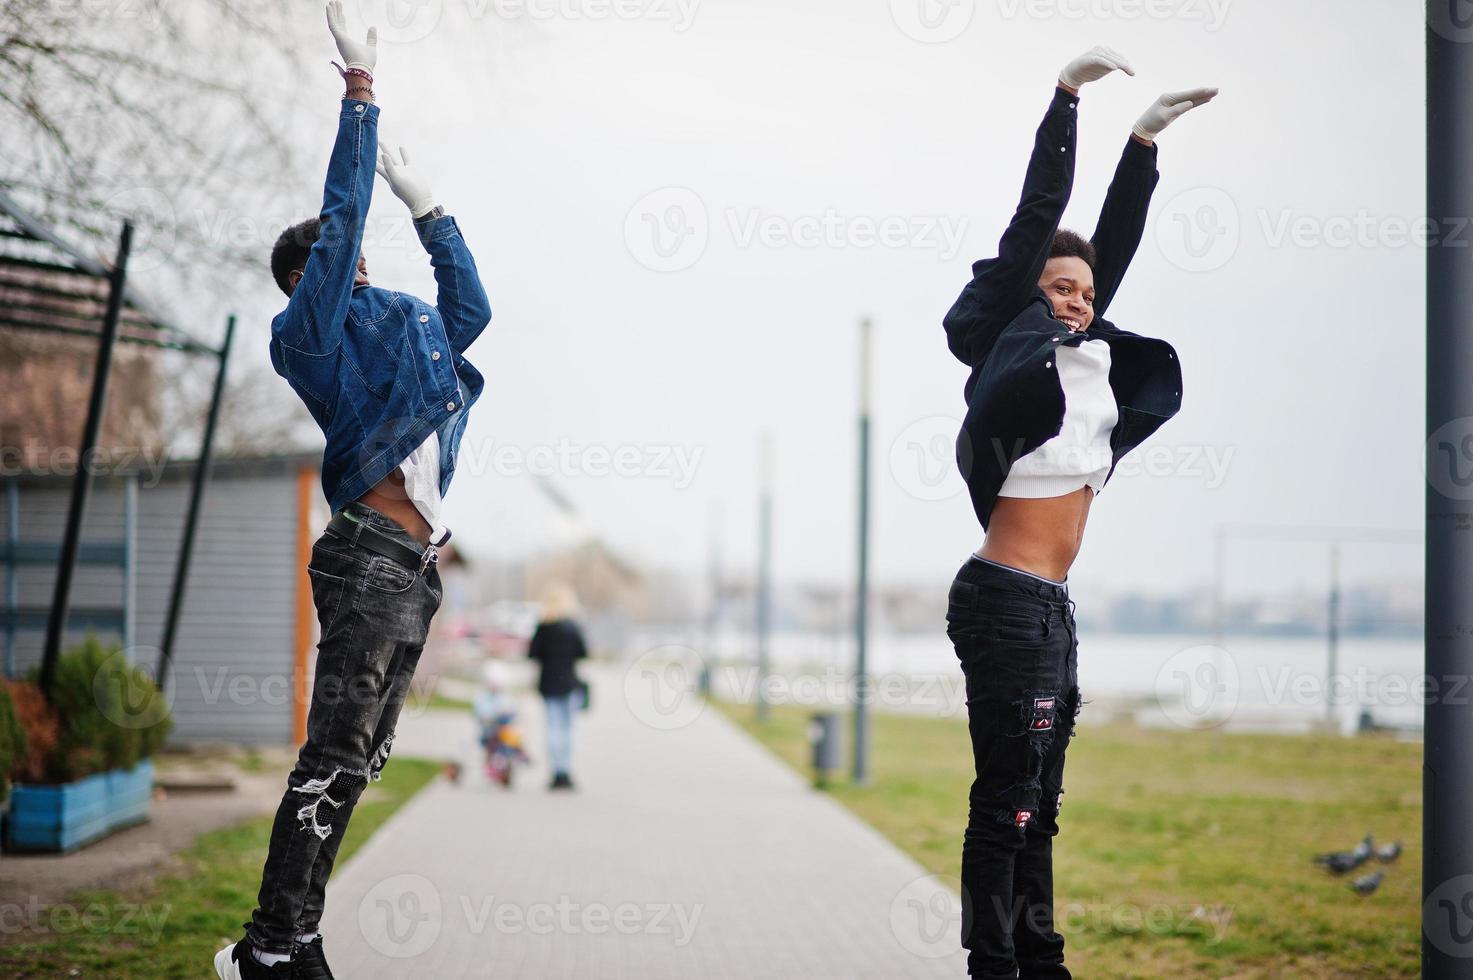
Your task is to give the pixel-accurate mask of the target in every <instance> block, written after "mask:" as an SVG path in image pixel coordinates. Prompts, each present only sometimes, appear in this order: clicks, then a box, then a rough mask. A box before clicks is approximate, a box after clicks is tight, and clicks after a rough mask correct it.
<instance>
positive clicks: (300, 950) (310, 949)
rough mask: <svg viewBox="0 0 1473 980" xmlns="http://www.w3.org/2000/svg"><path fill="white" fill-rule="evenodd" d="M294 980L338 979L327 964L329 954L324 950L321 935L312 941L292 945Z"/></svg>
mask: <svg viewBox="0 0 1473 980" xmlns="http://www.w3.org/2000/svg"><path fill="white" fill-rule="evenodd" d="M292 967H293V969H294V970H295V972H294V973H292V980H336V978H335V977H334V976H333V975H332V969H331V968H330V967H329V966H328V965H327V954H326V953H324V952H323V951H322V937H321V936H320V935H319V936H318V937H317V938H316V939H314V940H312V941H311V942H310V943H297V944H296V945H295V946H293V947H292Z"/></svg>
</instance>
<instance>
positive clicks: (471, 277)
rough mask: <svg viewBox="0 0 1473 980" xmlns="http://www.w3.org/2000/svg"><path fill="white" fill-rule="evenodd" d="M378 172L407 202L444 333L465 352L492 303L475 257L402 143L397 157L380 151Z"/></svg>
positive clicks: (482, 327) (488, 315) (486, 319)
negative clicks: (432, 272)
mask: <svg viewBox="0 0 1473 980" xmlns="http://www.w3.org/2000/svg"><path fill="white" fill-rule="evenodd" d="M378 172H379V173H380V174H382V175H383V177H384V179H385V180H387V181H388V182H389V187H390V188H391V189H392V190H393V192H394V195H395V196H396V197H398V198H399V199H400V200H401V201H403V202H404V204H405V205H406V206H407V207H408V208H409V214H410V216H411V217H412V218H413V219H414V230H415V232H416V233H417V234H418V235H419V241H420V244H422V245H423V246H424V248H425V251H426V252H428V253H429V255H430V265H431V266H432V267H433V268H434V270H435V284H436V285H437V286H438V287H439V294H438V296H437V297H436V300H435V308H436V309H437V310H439V311H440V319H441V321H443V322H444V324H445V337H446V339H447V340H448V341H449V342H450V346H451V347H452V348H454V350H455V352H456V353H457V354H464V353H465V350H466V348H467V347H469V346H470V345H471V344H472V343H473V342H474V341H475V339H476V338H477V337H479V336H480V335H481V331H483V330H485V329H486V325H487V324H488V323H490V322H491V303H490V301H489V300H488V299H487V298H486V290H485V288H484V287H483V286H482V285H481V276H480V273H478V272H477V271H476V260H475V259H473V258H471V252H470V249H469V248H467V247H466V244H465V239H464V238H463V237H461V234H460V226H459V225H457V224H456V223H455V219H454V218H452V217H450V216H449V215H447V214H445V212H444V209H443V208H440V207H437V206H436V205H435V195H434V194H433V193H432V192H431V191H430V188H429V185H428V184H427V183H425V181H424V180H423V178H421V177H420V176H419V174H418V172H416V171H415V170H413V169H412V168H411V167H410V166H409V156H408V154H407V153H406V152H405V150H404V148H403V147H402V146H401V147H400V148H399V156H398V159H395V157H394V154H393V153H390V152H389V151H387V150H386V151H384V153H383V154H382V157H381V159H380V161H379V169H378Z"/></svg>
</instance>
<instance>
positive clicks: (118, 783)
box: [6, 759, 153, 852]
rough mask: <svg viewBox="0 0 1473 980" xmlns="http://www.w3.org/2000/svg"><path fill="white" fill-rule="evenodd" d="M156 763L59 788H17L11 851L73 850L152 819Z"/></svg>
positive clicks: (145, 762)
mask: <svg viewBox="0 0 1473 980" xmlns="http://www.w3.org/2000/svg"><path fill="white" fill-rule="evenodd" d="M152 799H153V762H152V761H151V760H148V759H145V760H143V761H142V762H140V763H139V764H138V765H137V766H135V767H133V768H132V769H114V770H112V771H111V772H104V773H98V774H97V775H95V776H86V777H83V778H82V779H78V780H76V781H75V782H70V783H63V784H62V785H60V786H30V785H27V784H25V783H17V784H16V785H15V787H14V788H13V790H12V791H11V796H10V819H9V821H8V824H7V826H8V833H7V835H6V837H7V839H6V848H7V849H8V850H12V851H63V852H65V851H74V850H76V849H77V848H79V847H81V846H82V845H83V844H90V843H91V842H92V841H95V840H97V839H98V838H99V837H106V836H107V835H108V834H110V833H112V832H113V831H114V830H118V829H120V828H122V827H129V826H132V825H133V824H136V823H142V822H143V821H145V820H147V819H148V810H149V803H150V801H151V800H152Z"/></svg>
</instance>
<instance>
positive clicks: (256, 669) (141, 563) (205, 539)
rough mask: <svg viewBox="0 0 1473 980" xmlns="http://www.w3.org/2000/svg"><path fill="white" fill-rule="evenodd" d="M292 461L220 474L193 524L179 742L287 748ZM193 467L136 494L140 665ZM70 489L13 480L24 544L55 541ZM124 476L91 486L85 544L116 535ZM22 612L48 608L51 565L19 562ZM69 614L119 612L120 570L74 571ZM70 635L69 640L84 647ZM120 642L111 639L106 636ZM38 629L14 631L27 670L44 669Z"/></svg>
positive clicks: (177, 705) (178, 675) (151, 652)
mask: <svg viewBox="0 0 1473 980" xmlns="http://www.w3.org/2000/svg"><path fill="white" fill-rule="evenodd" d="M299 465H300V464H297V465H290V464H286V463H281V464H277V465H275V466H267V467H264V470H265V471H264V472H262V471H261V469H262V468H257V469H256V470H255V471H251V472H240V467H231V466H221V467H217V469H216V471H215V474H214V477H213V478H212V480H211V482H210V485H209V489H208V492H207V493H206V496H205V505H204V509H203V511H202V513H201V516H200V523H199V530H198V533H197V535H196V538H195V550H194V558H193V561H192V564H191V573H190V577H189V587H188V590H187V592H186V594H185V601H184V607H183V610H182V614H181V617H180V624H179V634H178V639H177V641H176V643H175V655H174V663H175V668H174V672H173V677H172V679H171V681H170V688H169V693H170V695H171V697H172V699H173V709H174V717H175V729H174V735H173V736H172V738H173V739H175V740H179V741H189V742H197V741H228V742H238V743H247V744H271V743H286V742H291V741H292V740H293V707H294V705H293V689H294V686H293V679H294V673H293V671H294V653H295V649H294V648H295V637H296V619H295V616H296V605H295V604H296V589H297V579H298V576H299V574H300V570H299V569H298V568H297V535H298V500H297V472H298V469H299ZM188 475H189V467H183V466H181V467H177V468H173V469H171V471H170V472H169V473H168V474H167V475H166V476H165V477H164V478H163V479H162V480H161V481H160V482H159V483H158V484H157V485H156V486H152V487H149V486H141V487H140V489H139V491H138V525H137V543H138V547H137V552H136V562H137V564H136V572H135V576H136V579H135V580H136V589H137V617H136V620H135V630H136V632H135V641H136V642H135V646H134V647H133V648H131V651H130V652H131V653H132V655H133V658H134V660H135V662H137V663H139V664H140V665H142V666H145V667H147V668H149V669H152V668H153V667H154V665H155V664H156V663H157V660H158V646H159V644H160V642H161V641H162V637H163V629H164V620H165V616H166V615H167V611H168V603H169V592H170V589H171V588H172V585H173V576H174V568H175V562H176V561H177V558H178V554H179V550H178V549H179V543H180V538H181V535H182V534H183V523H184V519H185V515H186V511H187V508H188V502H189V491H190V485H189V480H188ZM69 492H70V486H69V484H68V483H67V482H66V481H55V480H50V481H44V482H23V483H21V484H20V524H19V526H20V536H21V538H22V539H23V540H45V541H53V542H59V541H60V540H61V538H62V535H63V532H64V528H65V523H66V511H67V504H68V495H69ZM123 511H124V490H123V486H122V481H121V480H113V479H109V480H98V481H97V483H96V484H95V485H94V490H93V494H92V497H91V499H90V502H89V506H88V512H87V520H86V521H85V523H84V527H83V540H84V541H119V540H121V539H122V536H123ZM19 576H20V578H19V586H20V588H19V604H20V605H21V606H22V607H25V606H36V607H45V606H49V604H50V602H51V590H52V589H53V588H54V582H55V578H54V576H55V568H54V567H51V566H21V567H20V569H19ZM73 583H74V584H73V589H72V606H73V608H77V607H87V606H98V607H100V606H118V605H121V602H122V595H123V592H122V590H123V577H122V573H121V572H120V571H118V570H116V569H111V568H100V567H95V566H79V567H78V569H77V573H76V576H75V578H74V580H73ZM82 638H83V637H82V632H81V631H78V630H76V629H71V630H69V632H68V636H67V639H66V642H67V644H71V643H74V642H77V641H79V640H80V639H82ZM105 638H106V639H108V640H110V641H116V642H121V641H122V638H121V636H119V635H117V634H116V633H114V634H113V635H111V636H106V637H105ZM44 642H45V636H44V633H42V632H32V631H25V632H21V633H19V634H17V644H16V650H17V662H18V666H19V667H20V668H21V671H22V672H24V671H25V670H28V669H29V668H30V667H32V666H34V665H35V664H37V663H38V662H39V661H40V657H41V649H42V647H43V645H44Z"/></svg>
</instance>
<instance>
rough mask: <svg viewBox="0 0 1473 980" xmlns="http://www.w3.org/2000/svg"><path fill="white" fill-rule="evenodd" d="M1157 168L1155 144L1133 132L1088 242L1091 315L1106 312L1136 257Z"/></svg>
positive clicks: (1157, 175) (1154, 185)
mask: <svg viewBox="0 0 1473 980" xmlns="http://www.w3.org/2000/svg"><path fill="white" fill-rule="evenodd" d="M1160 176H1161V175H1160V174H1159V173H1158V172H1157V171H1156V144H1155V143H1144V142H1142V141H1141V140H1140V139H1138V138H1137V137H1136V136H1135V135H1134V134H1132V135H1131V137H1130V139H1129V140H1128V141H1127V142H1126V144H1125V152H1124V153H1122V154H1121V155H1120V163H1119V164H1118V165H1117V166H1116V167H1115V176H1114V178H1113V179H1112V180H1111V181H1110V189H1109V190H1108V191H1107V192H1106V193H1105V206H1104V207H1103V208H1101V209H1100V221H1099V224H1098V225H1096V226H1095V233H1094V236H1093V237H1092V238H1091V239H1090V241H1091V242H1092V243H1093V244H1094V247H1095V268H1094V273H1095V300H1094V315H1095V316H1097V317H1101V316H1104V315H1105V308H1106V307H1108V306H1109V305H1110V301H1111V300H1112V299H1114V298H1115V291H1116V290H1117V289H1119V288H1120V282H1121V280H1122V279H1124V278H1125V270H1126V269H1127V268H1128V267H1129V266H1130V260H1131V259H1132V258H1134V257H1135V250H1136V248H1137V247H1138V246H1139V245H1140V243H1141V235H1142V234H1143V233H1144V232H1145V230H1146V211H1147V209H1148V208H1149V207H1150V204H1151V192H1152V191H1154V190H1155V189H1156V181H1157V179H1159V178H1160Z"/></svg>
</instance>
